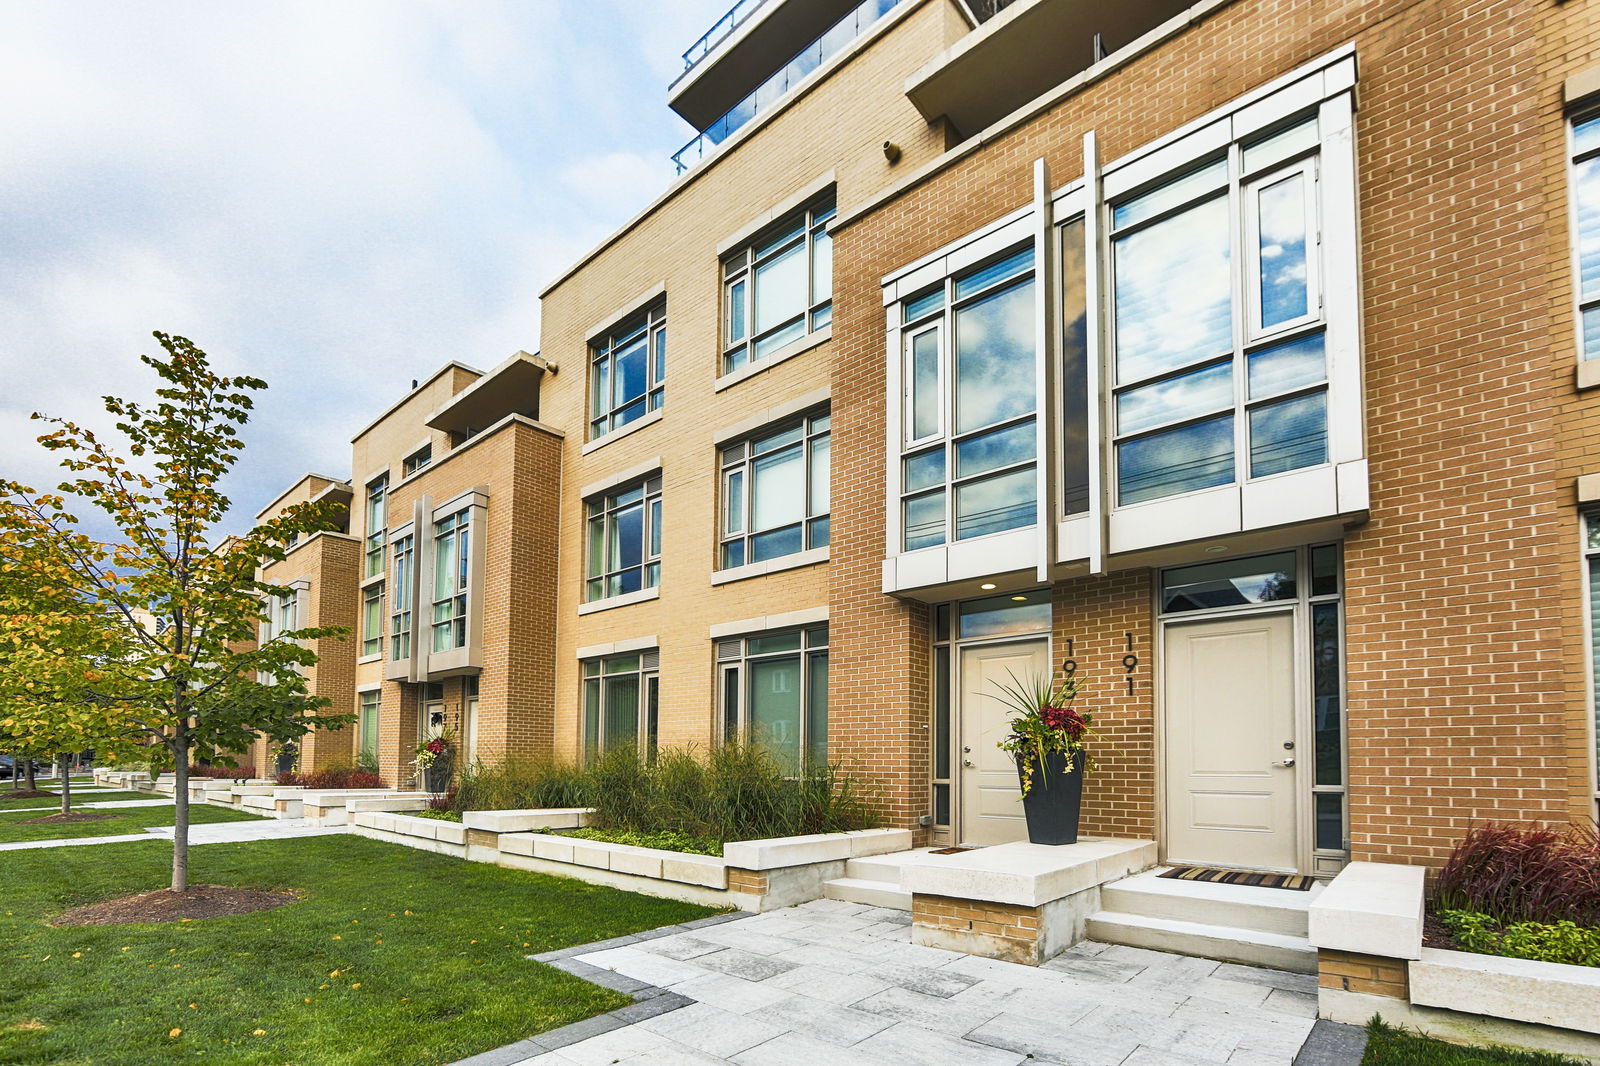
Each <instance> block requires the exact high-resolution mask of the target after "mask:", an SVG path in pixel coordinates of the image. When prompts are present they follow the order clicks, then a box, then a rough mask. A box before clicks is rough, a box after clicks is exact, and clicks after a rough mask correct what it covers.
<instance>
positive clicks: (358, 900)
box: [0, 835, 710, 1066]
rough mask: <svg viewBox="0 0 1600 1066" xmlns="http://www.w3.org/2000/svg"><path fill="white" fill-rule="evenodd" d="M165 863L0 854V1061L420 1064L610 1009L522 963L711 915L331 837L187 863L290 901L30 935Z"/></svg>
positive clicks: (162, 875)
mask: <svg viewBox="0 0 1600 1066" xmlns="http://www.w3.org/2000/svg"><path fill="white" fill-rule="evenodd" d="M170 856H171V849H170V848H169V847H167V846H165V845H163V844H159V843H150V844H116V845H105V846H98V847H84V848H63V849H59V850H50V851H44V850H40V851H18V852H11V853H9V854H7V855H5V856H4V863H5V865H4V869H5V873H4V877H3V879H0V915H3V916H0V943H4V944H5V945H6V970H5V977H4V979H3V980H0V1063H5V1064H23V1063H26V1064H30V1066H31V1064H41V1066H42V1064H44V1063H50V1064H53V1066H90V1064H96V1066H113V1064H114V1066H145V1064H157V1063H159V1064H165V1063H175V1062H180V1061H181V1062H193V1061H205V1062H211V1063H226V1064H228V1066H279V1064H296V1066H434V1064H437V1063H447V1062H452V1061H454V1060H456V1059H459V1058H463V1057H465V1056H467V1055H471V1054H474V1053H476V1052H480V1051H485V1050H488V1049H490V1048H495V1047H500V1046H502V1045H505V1044H509V1043H511V1042H513V1041H516V1040H519V1039H521V1038H523V1037H526V1036H531V1035H533V1034H534V1033H538V1032H542V1031H544V1030H546V1029H551V1028H554V1027H556V1026H560V1025H566V1024H568V1023H569V1022H574V1021H577V1020H579V1019H582V1018H586V1017H588V1016H590V1015H592V1014H596V1013H599V1012H600V1011H605V1010H611V1009H614V1008H616V1007H618V1006H621V1005H623V1004H625V1003H626V1002H628V999H627V997H625V996H622V995H620V994H619V993H615V992H611V991H609V990H607V989H604V988H600V987H599V986H596V985H591V984H589V983H588V982H585V981H581V980H579V979H577V978H575V977H571V976H569V975H568V974H565V973H562V972H561V971H559V970H556V969H552V968H551V967H548V966H543V965H541V964H539V963H535V962H530V961H528V959H527V958H526V957H525V956H527V955H531V954H536V953H538V952H542V951H550V950H553V949H555V948H559V947H565V946H569V945H572V944H584V943H589V942H592V941H595V940H602V939H605V938H607V937H613V936H621V935H623V934H625V933H633V932H638V931H640V930H644V929H650V928H654V927H656V926H660V925H667V924H671V923H674V922H681V921H688V920H690V919H693V918H699V917H702V916H704V915H706V914H708V913H710V912H709V911H707V910H706V909H705V908H702V907H696V906H692V905H690V904H687V903H676V902H673V901H671V900H662V899H653V898H650V897H647V896H637V895H633V894H631V893H628V892H621V891H618V890H616V889H610V888H602V887H599V886H597V885H589V884H585V883H583V882H581V881H574V880H569V879H565V878H556V877H546V876H543V875H540V874H532V873H526V872H523V871H520V870H508V869H505V868H502V867H499V866H492V865H488V864H484V863H469V862H466V861H464V860H461V859H454V858H450V857H448V856H443V855H434V854H431V853H428V852H420V851H413V850H411V849H409V848H401V847H396V846H394V845H391V844H384V843H380V842H378V841H374V840H366V839H363V838H360V837H351V836H342V835H341V836H324V837H307V838H302V839H298V840H272V841H260V842H254V843H249V844H211V845H207V846H206V847H203V848H197V849H195V851H194V852H193V853H192V861H193V864H194V865H193V872H192V879H193V880H194V881H195V882H196V883H202V882H205V883H223V884H230V885H239V886H245V887H251V888H261V889H283V888H294V889H298V890H299V891H301V892H303V893H304V895H305V898H304V899H303V900H301V901H300V902H298V903H294V904H290V905H289V906H286V907H281V908H279V909H278V910H274V911H263V912H261V913H258V914H247V915H239V916H236V917H231V918H214V919H210V920H207V921H198V922H188V923H181V924H180V923H169V924H161V925H124V926H80V927H71V928H60V929H56V928H51V927H49V926H48V925H46V924H45V923H46V921H47V919H48V918H49V917H50V916H51V915H54V914H57V913H59V912H61V911H63V910H66V909H67V908H69V907H72V906H77V905H80V904H83V903H89V902H94V901H97V900H101V899H106V898H110V897H114V896H120V895H126V894H130V893H133V892H140V891H147V890H150V889H153V888H160V887H163V886H164V885H165V883H166V877H167V865H168V863H169V862H170ZM173 1030H181V1032H179V1033H177V1035H175V1036H174V1035H172V1033H173Z"/></svg>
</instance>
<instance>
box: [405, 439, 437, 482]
mask: <svg viewBox="0 0 1600 1066" xmlns="http://www.w3.org/2000/svg"><path fill="white" fill-rule="evenodd" d="M431 462H433V445H432V444H424V445H423V446H422V447H420V448H418V449H417V450H416V451H414V452H412V453H411V454H410V455H408V456H406V457H405V461H404V462H402V463H401V464H400V473H401V474H403V475H404V476H406V477H410V476H411V475H412V474H415V473H416V472H417V471H418V470H421V469H423V468H424V467H426V466H427V465H428V464H429V463H431Z"/></svg>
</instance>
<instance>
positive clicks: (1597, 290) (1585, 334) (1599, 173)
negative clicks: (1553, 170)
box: [1572, 113, 1600, 360]
mask: <svg viewBox="0 0 1600 1066" xmlns="http://www.w3.org/2000/svg"><path fill="white" fill-rule="evenodd" d="M1572 211H1573V218H1574V222H1575V224H1576V226H1577V234H1576V240H1575V243H1576V246H1577V252H1578V261H1577V263H1576V265H1575V270H1574V273H1576V274H1577V284H1578V319H1579V327H1578V328H1579V333H1580V334H1581V337H1582V340H1581V346H1582V358H1584V359H1586V360H1587V359H1600V114H1594V113H1591V114H1589V115H1586V116H1583V117H1580V118H1578V119H1577V120H1575V121H1574V122H1573V123H1572Z"/></svg>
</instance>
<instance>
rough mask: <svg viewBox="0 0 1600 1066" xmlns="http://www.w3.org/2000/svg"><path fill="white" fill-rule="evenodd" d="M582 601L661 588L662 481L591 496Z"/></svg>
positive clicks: (657, 477) (654, 479) (657, 479)
mask: <svg viewBox="0 0 1600 1066" xmlns="http://www.w3.org/2000/svg"><path fill="white" fill-rule="evenodd" d="M587 510H588V515H589V530H588V538H589V566H588V583H587V585H586V586H585V593H586V598H587V599H588V600H590V601H591V602H592V601H594V600H603V599H609V598H610V597H612V596H624V595H627V594H628V593H630V592H638V591H640V590H642V589H653V588H655V587H656V586H657V585H659V584H660V583H661V476H660V475H659V474H658V475H656V476H655V477H653V478H649V479H648V480H645V481H641V482H638V483H637V484H634V485H631V486H629V487H628V488H625V489H619V490H618V491H616V492H611V493H607V494H606V495H604V496H596V497H595V498H594V499H592V500H590V501H589V502H588V504H587Z"/></svg>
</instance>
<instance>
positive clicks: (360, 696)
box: [356, 688, 383, 759]
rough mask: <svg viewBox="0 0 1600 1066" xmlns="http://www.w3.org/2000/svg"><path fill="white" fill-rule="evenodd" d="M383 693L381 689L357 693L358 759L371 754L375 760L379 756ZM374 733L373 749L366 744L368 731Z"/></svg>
mask: <svg viewBox="0 0 1600 1066" xmlns="http://www.w3.org/2000/svg"><path fill="white" fill-rule="evenodd" d="M382 711H383V692H382V691H381V690H380V689H375V688H371V689H364V690H362V691H361V692H358V693H356V758H357V759H360V758H361V757H362V756H363V755H365V754H367V753H368V752H370V753H371V754H372V757H373V758H377V756H378V745H379V744H380V743H381V742H382V741H381V739H380V733H379V730H380V729H381V727H382ZM369 729H370V730H371V732H372V738H373V742H372V745H371V747H368V746H367V744H366V739H367V732H368V730H369Z"/></svg>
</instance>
